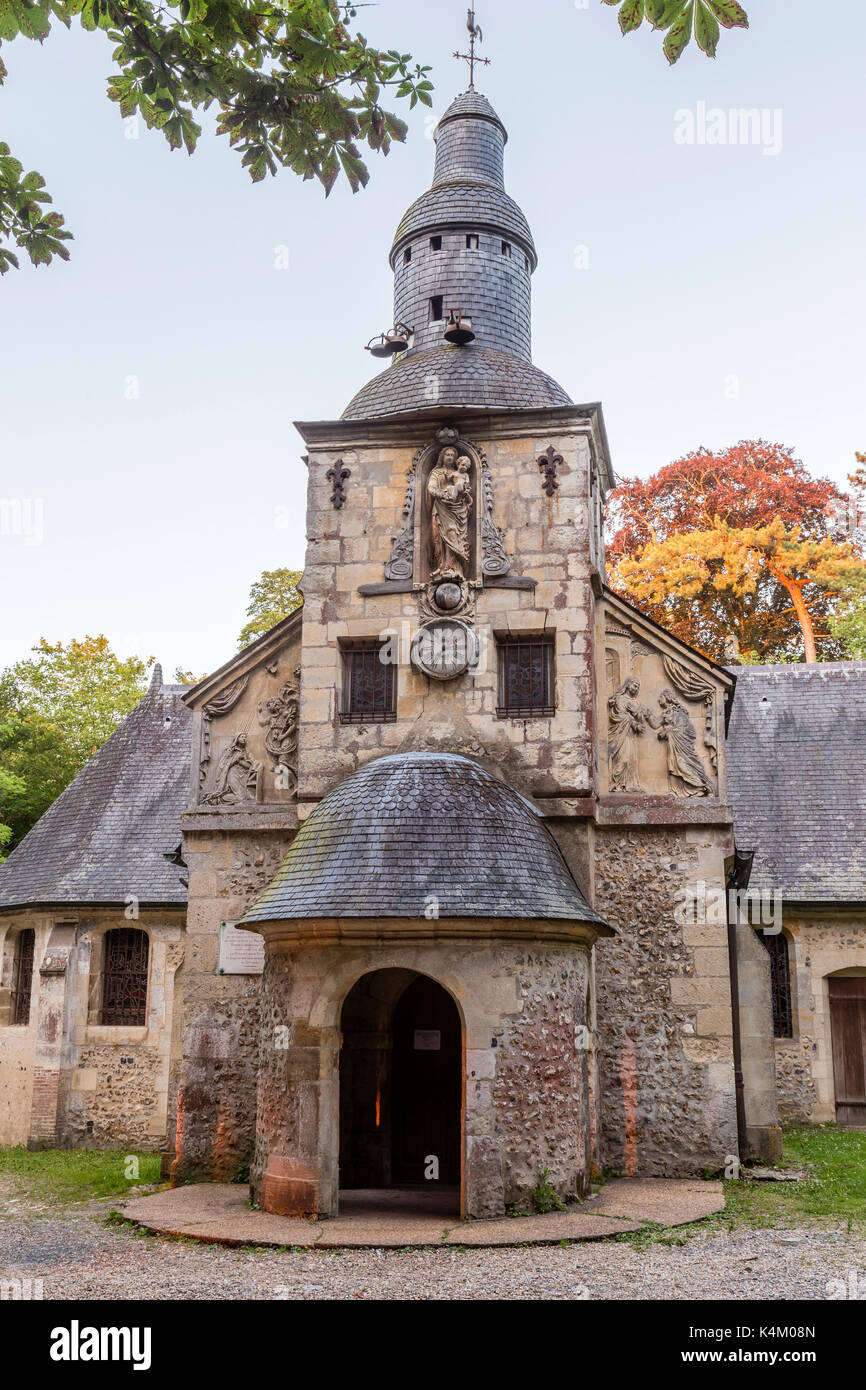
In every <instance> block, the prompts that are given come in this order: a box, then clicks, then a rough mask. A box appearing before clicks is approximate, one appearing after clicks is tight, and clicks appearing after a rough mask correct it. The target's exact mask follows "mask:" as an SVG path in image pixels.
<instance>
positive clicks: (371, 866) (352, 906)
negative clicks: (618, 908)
mask: <svg viewBox="0 0 866 1390" xmlns="http://www.w3.org/2000/svg"><path fill="white" fill-rule="evenodd" d="M431 894H432V895H435V897H436V899H438V904H439V916H440V917H523V918H536V919H544V918H557V919H567V920H570V921H578V922H594V923H597V924H599V925H601V926H602V927H603V925H604V924H603V923H602V922H601V919H600V918H599V917H597V916H596V914H595V913H594V912H593V911H592V909H591V908H590V907H589V905H588V903H587V902H586V900H585V898H584V897H583V895H582V893H581V892H580V890H579V888H578V887H577V885H576V883H575V882H574V879H573V878H572V877H571V874H570V873H569V870H568V868H567V866H566V863H565V860H564V859H563V857H562V854H561V853H560V851H559V848H558V846H557V844H556V842H555V840H554V839H553V837H552V835H551V834H550V832H549V831H548V830H547V828H546V826H545V825H544V824H543V822H542V820H541V818H540V817H539V814H538V812H537V811H536V810H535V808H534V807H532V806H531V805H530V803H529V802H527V801H525V800H524V799H523V797H521V796H519V795H518V794H517V793H516V792H514V791H512V790H511V788H510V787H506V786H505V785H504V784H503V783H502V782H499V781H498V780H497V779H496V778H495V777H492V776H491V775H490V773H489V772H486V771H485V770H484V769H483V768H481V767H479V765H478V764H477V763H475V762H473V761H472V760H471V759H470V758H464V757H461V756H460V755H458V754H455V753H398V754H395V755H394V756H392V757H385V758H377V759H375V760H374V761H373V762H371V763H368V764H367V765H366V767H363V768H362V769H361V770H360V771H359V772H356V773H354V774H353V775H352V776H351V777H347V778H346V779H345V781H343V782H341V783H340V785H339V786H338V787H337V788H336V789H335V790H334V791H332V792H331V793H330V795H329V796H327V797H325V799H324V800H323V801H322V802H320V804H319V805H318V806H317V807H316V809H315V811H314V812H313V813H312V815H311V816H310V817H309V819H308V820H306V821H305V822H304V824H303V825H302V826H301V829H300V830H299V831H298V834H297V837H296V838H295V840H294V842H293V844H292V847H291V849H290V850H289V853H288V855H287V856H286V858H285V860H284V861H283V863H282V865H281V867H280V868H279V870H278V871H277V873H276V875H275V877H274V878H273V880H272V881H271V883H270V884H269V885H268V887H267V888H266V889H265V891H264V893H263V894H262V895H261V897H260V898H259V899H258V900H257V901H256V902H255V903H254V904H253V906H252V908H251V909H250V910H249V912H248V913H247V914H246V916H245V917H244V919H243V921H244V922H245V923H247V922H249V923H253V922H271V921H286V920H294V919H297V918H307V917H326V918H328V917H374V918H375V917H424V916H425V908H426V907H427V905H428V903H429V901H430V898H429V895H431Z"/></svg>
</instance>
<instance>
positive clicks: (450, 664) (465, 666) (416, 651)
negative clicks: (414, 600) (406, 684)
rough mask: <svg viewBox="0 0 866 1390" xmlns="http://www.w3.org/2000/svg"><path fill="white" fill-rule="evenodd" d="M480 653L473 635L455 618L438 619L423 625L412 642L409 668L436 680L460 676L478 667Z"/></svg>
mask: <svg viewBox="0 0 866 1390" xmlns="http://www.w3.org/2000/svg"><path fill="white" fill-rule="evenodd" d="M480 653H481V647H480V643H479V641H478V638H477V636H476V634H475V633H474V632H473V631H472V629H471V627H467V625H466V624H465V623H461V622H459V621H458V620H457V619H456V618H437V619H434V620H433V621H432V622H429V623H425V624H424V625H423V627H420V628H419V629H418V631H417V632H416V634H415V636H414V638H413V639H412V648H411V660H412V665H413V666H414V667H416V669H417V670H419V671H421V672H423V674H424V675H425V676H430V677H432V679H433V680H437V681H450V680H454V679H455V678H456V677H457V676H462V675H463V674H464V672H466V671H468V670H470V669H471V668H472V667H475V666H477V665H478V659H479V656H480Z"/></svg>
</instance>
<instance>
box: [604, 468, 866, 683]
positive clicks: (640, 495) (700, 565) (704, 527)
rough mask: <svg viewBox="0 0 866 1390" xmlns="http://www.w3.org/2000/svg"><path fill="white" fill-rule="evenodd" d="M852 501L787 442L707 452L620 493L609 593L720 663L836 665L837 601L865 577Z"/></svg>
mask: <svg viewBox="0 0 866 1390" xmlns="http://www.w3.org/2000/svg"><path fill="white" fill-rule="evenodd" d="M847 500H848V499H847V498H846V495H845V494H843V493H842V492H840V490H839V489H838V488H837V486H836V485H835V483H832V482H830V481H829V479H826V478H819V479H816V478H812V477H811V476H810V474H809V473H808V472H807V470H806V469H805V467H804V466H803V464H802V463H801V462H800V460H799V459H796V458H795V457H794V454H793V451H792V450H790V449H787V448H785V447H784V446H783V445H780V444H769V443H767V442H765V441H764V440H745V441H741V442H740V443H739V444H736V445H734V446H733V447H731V448H729V449H725V450H722V451H720V452H719V453H712V452H711V451H710V450H708V449H699V450H697V451H696V452H694V453H691V454H688V455H686V457H685V458H682V459H678V460H677V461H676V462H675V463H672V464H669V465H668V466H667V467H666V468H663V469H661V470H660V471H659V472H658V473H656V474H655V475H654V476H653V477H651V478H648V479H640V478H636V479H631V480H627V481H626V482H624V483H623V484H622V485H621V486H620V487H619V488H617V489H616V491H615V492H614V493H613V494H612V497H611V508H610V512H609V526H610V531H611V533H612V534H611V541H610V544H609V547H608V559H609V563H610V566H611V575H610V580H611V584H612V587H613V588H614V589H616V590H617V591H618V592H619V593H621V594H622V595H623V597H624V598H626V599H630V600H631V601H632V602H634V603H636V604H637V605H638V606H639V607H641V608H642V609H643V610H644V611H645V612H647V613H649V615H650V616H651V617H653V618H655V619H656V621H658V622H660V623H662V624H663V625H664V626H665V627H667V628H668V629H669V630H670V631H673V632H674V633H676V635H677V636H678V637H681V638H682V639H683V640H684V641H686V642H689V643H691V644H692V645H693V646H695V647H697V648H699V650H701V651H703V652H705V653H706V654H707V655H708V656H712V657H714V658H715V659H716V660H719V661H721V660H731V659H733V660H741V661H742V660H745V661H767V662H773V661H791V660H802V659H803V657H805V659H806V660H807V661H815V660H817V659H818V651H819V649H820V652H821V656H822V657H823V658H824V659H825V660H826V659H832V658H833V657H836V656H838V655H841V654H842V651H841V644H840V642H839V640H838V639H837V638H835V637H833V636H832V635H831V633H830V630H829V627H828V622H829V619H830V617H831V615H832V612H833V605H834V601H835V599H836V598H837V596H838V595H839V593H840V592H842V591H843V590H844V589H845V588H846V586H849V585H850V584H851V582H852V581H853V580H854V579H855V577H856V575H858V574H862V573H863V571H864V566H863V564H862V560H861V558H860V552H859V549H858V546H857V545H856V543H855V541H854V540H853V539H852V538H851V537H850V536H846V535H845V534H844V533H843V532H841V531H840V530H839V520H838V519H839V517H840V515H843V514H844V512H845V506H846V502H847Z"/></svg>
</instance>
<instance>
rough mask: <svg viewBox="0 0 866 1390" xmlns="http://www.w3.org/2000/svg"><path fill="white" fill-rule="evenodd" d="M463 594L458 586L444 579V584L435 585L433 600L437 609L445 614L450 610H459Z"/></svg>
mask: <svg viewBox="0 0 866 1390" xmlns="http://www.w3.org/2000/svg"><path fill="white" fill-rule="evenodd" d="M462 598H463V593H462V591H461V588H460V585H459V584H455V583H454V582H453V581H452V580H450V579H446V580H445V582H444V583H442V584H437V585H436V588H435V590H434V593H433V599H434V601H435V603H436V607H437V608H444V609H445V611H446V613H447V612H448V611H449V610H450V609H452V608H459V607H460V602H461V599H462Z"/></svg>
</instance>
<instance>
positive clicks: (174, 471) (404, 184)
mask: <svg viewBox="0 0 866 1390" xmlns="http://www.w3.org/2000/svg"><path fill="white" fill-rule="evenodd" d="M745 2H746V7H747V9H748V10H749V12H750V17H751V20H752V28H751V30H750V31H749V32H748V33H743V32H740V31H731V32H727V33H723V34H722V40H721V43H720V45H719V56H718V58H717V59H716V60H715V62H713V61H711V60H709V59H707V58H705V57H704V56H703V55H702V54H701V53H700V52H698V51H697V50H696V49H695V48H694V46H692V47H690V49H689V50H688V52H687V53H686V55H685V56H684V57H683V58H682V59H681V60H680V62H679V63H678V64H677V65H676V67H674V68H669V67H668V65H667V63H666V62H665V61H664V59H663V57H662V55H661V44H660V36H659V35H656V34H653V33H651V31H649V30H648V29H646V28H644V29H642V30H641V31H640V32H638V33H637V34H633V35H631V36H629V37H628V38H626V39H623V38H622V37H621V36H620V33H619V29H618V27H617V23H616V13H615V11H614V10H611V9H609V8H607V7H606V6H603V5H602V4H601V0H587V3H586V4H585V5H584V3H583V0H578V3H577V4H575V3H574V0H540V2H539V3H536V4H535V5H532V6H529V5H526V4H520V3H518V0H488V3H484V0H479V3H478V7H477V16H478V21H479V22H480V24H481V25H482V28H483V30H484V45H483V49H482V52H483V53H485V54H486V55H487V56H488V57H490V58H491V59H492V60H493V65H492V66H491V67H489V68H486V69H483V70H482V72H481V74H480V77H479V80H478V82H477V86H478V87H479V89H480V90H483V91H484V92H485V93H486V94H487V95H488V96H489V97H490V99H491V101H492V102H493V104H494V106H495V107H496V109H497V111H498V112H499V114H500V116H501V117H502V118H503V120H504V122H505V124H506V126H507V127H508V130H509V134H510V139H509V142H508V146H507V148H506V181H507V186H508V189H509V192H510V193H511V194H512V195H513V196H514V197H515V198H516V199H517V200H518V202H519V203H520V204H521V206H522V207H523V209H524V211H525V212H526V215H527V217H528V219H529V223H530V226H531V227H532V230H533V233H534V236H535V241H536V245H537V247H538V251H539V257H540V263H539V268H538V271H537V272H536V274H535V276H534V281H533V322H534V333H533V338H534V349H533V355H534V360H535V362H536V363H537V365H538V366H539V367H541V368H542V369H543V370H544V371H546V372H548V373H550V374H551V375H552V376H554V377H555V378H556V379H557V380H558V381H559V382H561V384H562V385H563V386H564V387H565V389H566V390H567V391H568V392H569V394H570V395H571V396H572V398H573V399H574V400H575V401H577V402H582V401H595V400H600V401H602V403H603V406H604V413H605V419H606V423H607V429H608V435H609V438H610V443H611V449H612V454H613V463H614V467H615V469H616V470H617V472H618V474H619V475H620V476H629V475H633V474H641V475H646V474H648V473H651V472H653V471H655V470H656V469H657V468H660V467H661V466H663V465H664V464H666V463H669V462H671V461H672V460H673V459H675V458H678V457H680V456H681V455H682V454H684V453H686V452H688V451H689V450H691V449H694V448H697V447H699V446H700V445H706V446H707V447H710V448H714V447H722V446H725V445H728V444H732V443H735V442H736V441H737V440H739V439H743V438H754V437H759V436H760V437H763V438H765V439H769V440H773V441H778V442H781V443H784V444H788V445H791V446H793V447H794V448H795V450H796V451H797V453H798V454H799V456H800V457H801V458H802V459H803V461H804V463H805V464H806V465H807V467H808V468H809V469H810V470H811V471H812V472H813V473H815V474H826V475H829V476H830V477H832V478H834V479H836V480H837V481H839V482H844V478H845V475H846V473H847V472H849V471H850V470H851V469H852V468H853V465H854V450H855V449H861V450H862V449H866V412H864V356H866V348H864V342H866V334H864V324H866V302H864V301H866V293H864V276H863V248H864V245H866V228H864V221H866V217H864V213H866V192H864V184H866V181H864V148H866V120H864V102H866V95H864V93H866V83H864V60H866V6H864V4H863V3H862V0H833V3H832V5H830V6H827V7H826V10H825V7H823V6H822V7H820V8H819V10H818V12H817V13H816V10H815V6H814V4H813V3H811V0H745ZM465 11H466V6H465V3H457V0H454V3H448V4H447V5H445V4H442V3H438V4H436V5H435V6H434V5H431V4H430V3H429V2H428V3H422V0H381V3H380V4H378V5H376V6H375V7H371V8H369V9H361V10H359V17H360V20H361V24H360V27H361V29H362V30H363V32H365V33H366V35H367V37H368V38H369V39H370V40H371V41H372V42H376V43H378V44H380V45H381V46H383V47H394V48H399V49H400V50H402V51H404V52H411V53H413V54H414V55H415V56H416V57H417V58H418V59H419V60H421V61H425V62H429V63H432V64H433V65H434V73H433V77H434V80H435V82H436V86H437V91H436V97H435V104H434V110H435V111H436V112H438V113H441V112H442V111H444V109H445V107H446V106H447V105H448V104H449V102H450V101H451V99H452V98H453V96H454V95H455V94H456V93H457V92H458V91H461V90H463V89H464V88H465V86H466V76H465V68H464V66H463V65H462V64H459V63H457V62H455V61H454V60H453V59H452V58H451V57H450V54H451V52H452V50H453V49H454V48H457V47H460V48H461V49H462V48H464V47H465V40H466V37H467V35H466V31H465V27H464V26H465ZM830 12H832V18H831V17H830ZM3 53H4V58H5V61H6V64H7V67H8V68H9V78H8V80H7V83H6V84H5V86H4V87H3V88H0V131H2V138H3V139H4V140H6V141H7V142H8V143H9V144H10V145H11V147H12V150H13V152H14V153H15V154H16V155H17V156H18V157H19V158H20V159H22V160H23V161H24V162H25V164H26V166H27V167H28V168H35V169H38V170H39V171H40V172H41V173H42V174H43V175H44V177H45V178H46V180H47V182H48V186H49V189H50V191H51V192H52V194H53V195H54V199H55V204H56V206H57V207H58V208H59V210H60V211H62V212H63V214H64V215H65V217H66V221H67V225H68V226H69V227H70V229H71V230H72V231H73V232H74V234H75V241H74V242H72V243H70V247H71V251H72V259H71V261H70V262H69V263H68V264H63V263H61V262H57V263H55V264H54V265H53V266H51V267H49V268H45V267H40V268H39V269H34V268H33V267H31V266H30V265H29V263H26V264H25V267H24V268H23V269H22V270H21V271H19V272H17V273H16V272H10V273H9V274H8V275H7V276H6V277H5V278H4V279H3V280H2V282H0V326H2V337H0V342H2V351H3V365H2V374H0V420H2V428H0V498H5V499H24V501H25V503H26V502H27V501H28V500H29V502H30V504H31V511H30V513H29V520H30V534H29V535H22V534H5V535H0V567H2V575H3V590H2V592H3V596H4V600H5V602H4V605H3V621H2V624H0V664H3V665H5V664H7V663H9V662H12V661H14V660H16V659H18V658H19V657H22V656H24V655H26V654H27V652H28V650H29V648H30V646H31V645H32V644H33V643H34V642H36V641H37V640H38V638H39V637H40V636H43V635H44V636H46V637H47V638H49V639H50V640H52V641H56V640H58V639H63V640H64V641H66V640H68V639H69V638H71V637H73V636H76V637H82V636H83V635H84V634H85V633H88V632H89V633H92V634H95V633H97V632H104V633H105V634H106V635H107V636H108V637H109V638H110V640H111V642H112V643H113V645H114V646H115V648H116V649H117V650H118V651H119V652H120V653H121V654H122V655H129V654H130V653H132V652H136V653H138V654H140V655H142V656H150V655H155V656H156V657H157V658H158V659H159V660H161V661H162V663H163V665H164V667H165V671H166V675H167V676H169V675H170V673H171V672H172V671H173V669H174V667H175V666H176V665H182V666H183V667H184V668H189V669H192V670H194V671H195V672H197V673H199V674H201V673H203V672H205V671H207V670H212V669H213V668H215V667H216V666H218V665H220V664H221V663H222V662H224V661H226V660H227V659H228V658H229V657H230V656H231V655H232V654H233V652H234V651H235V649H236V638H237V634H238V632H239V630H240V628H241V626H242V623H243V620H244V610H245V607H246V603H247V595H248V591H249V587H250V584H251V583H252V582H253V581H254V580H255V579H256V578H257V577H258V575H259V574H260V572H261V571H262V570H263V569H271V568H275V567H277V566H281V565H287V566H289V567H292V568H300V567H301V566H302V564H303V558H304V499H305V482H306V476H305V470H304V467H303V465H302V463H301V461H300V455H301V453H303V451H304V450H303V445H302V444H301V441H300V438H299V437H298V435H297V434H296V432H295V431H294V429H293V427H292V421H293V420H313V419H328V418H337V417H338V416H339V415H340V413H341V412H342V410H343V409H344V407H345V406H346V404H347V403H348V401H349V399H350V398H351V396H352V395H353V394H354V392H355V391H356V390H357V389H358V387H359V386H361V385H362V383H363V382H364V381H365V380H367V379H368V378H369V377H370V376H371V375H372V374H373V373H372V371H371V366H372V365H373V364H372V363H371V360H370V358H369V356H368V354H366V353H364V352H363V350H362V348H363V344H364V343H365V342H366V341H367V340H368V339H369V338H370V337H371V336H372V335H373V334H374V333H378V332H380V331H381V330H382V329H384V328H386V327H387V326H388V325H389V324H390V321H391V288H392V282H391V273H390V270H389V267H388V264H387V253H388V249H389V246H390V243H391V239H392V236H393V232H394V229H395V227H396V225H397V223H398V221H399V219H400V217H401V215H402V213H403V211H404V210H405V208H406V207H407V206H408V204H409V203H410V202H412V201H413V200H414V198H415V197H417V196H418V194H419V193H421V192H422V191H423V189H424V188H425V187H427V186H428V184H429V182H430V176H431V171H432V158H433V146H432V144H431V142H430V140H429V138H427V137H428V136H429V130H430V121H429V115H428V113H427V112H426V111H425V110H424V109H423V108H416V111H415V112H413V113H412V114H411V116H409V117H408V118H409V120H410V136H409V139H408V142H407V144H406V145H404V146H396V147H394V149H393V150H392V152H391V154H390V155H389V156H388V158H387V159H382V158H380V157H376V156H371V157H370V160H369V161H368V162H369V164H370V167H371V172H372V178H371V181H370V184H369V186H368V188H367V189H366V190H365V191H364V192H362V193H359V194H358V195H357V196H355V197H354V198H353V197H352V195H351V194H350V193H349V192H348V191H347V190H345V189H343V188H340V189H339V190H335V192H334V193H333V194H332V195H331V197H330V198H329V199H328V200H327V201H326V200H325V198H324V197H323V194H322V192H321V189H320V188H319V186H318V185H314V184H312V183H309V184H302V183H301V182H300V181H299V180H298V179H297V178H296V177H295V176H294V175H293V174H291V173H289V172H283V173H281V174H280V175H279V176H278V178H277V179H268V180H267V181H266V182H265V183H262V184H258V185H253V184H251V183H250V181H249V178H248V176H247V175H246V173H245V172H244V171H242V170H241V167H240V161H239V158H238V156H237V155H236V154H235V153H234V152H233V151H231V150H230V149H229V147H228V144H227V142H226V141H225V140H224V139H217V138H216V137H210V138H204V137H203V140H202V143H201V144H200V147H199V149H198V151H197V152H196V154H195V155H194V156H193V157H192V158H189V157H188V156H187V155H186V154H185V153H180V152H178V153H172V152H171V151H169V148H168V146H167V144H166V143H165V142H164V140H163V139H162V137H161V136H160V135H159V134H157V133H155V132H154V133H152V132H148V131H146V130H145V129H144V127H143V126H142V127H141V128H140V130H139V138H138V139H129V138H127V133H128V132H127V130H126V128H125V125H124V122H123V120H122V118H121V116H120V114H119V111H118V109H117V107H116V106H114V105H113V104H112V103H110V102H109V101H108V100H107V98H106V97H105V95H104V87H105V81H104V79H105V77H106V76H107V75H108V74H109V72H110V71H111V64H110V59H109V44H108V41H107V40H106V38H105V37H104V36H103V35H100V34H85V33H83V32H81V31H80V30H79V29H77V28H76V29H73V31H72V32H71V33H69V34H67V33H66V32H65V31H64V30H62V29H60V30H59V31H58V32H57V33H55V34H53V35H52V36H51V38H50V39H49V40H48V42H47V43H46V44H45V45H44V46H43V47H42V48H40V47H39V46H38V45H37V44H32V43H27V42H24V41H22V40H19V41H16V42H15V43H14V44H11V45H4V48H3ZM701 103H703V106H701ZM391 106H392V109H397V110H400V111H401V113H402V108H401V107H400V106H399V105H397V104H396V103H391ZM739 108H758V109H760V110H761V111H762V112H764V113H765V117H764V119H765V129H764V132H763V135H761V136H760V138H759V140H758V142H757V143H754V144H730V143H728V144H724V145H722V144H718V143H715V144H710V143H698V142H697V140H696V141H695V143H691V144H688V143H681V142H680V141H679V140H678V139H677V138H676V136H677V133H679V134H680V136H682V135H683V134H684V133H685V134H686V135H688V124H689V119H690V118H687V117H685V116H683V115H682V114H681V113H683V112H688V113H691V118H693V123H694V126H695V130H696V131H698V130H699V129H703V130H704V131H706V130H707V129H710V130H711V131H717V130H718V128H719V126H718V117H716V116H713V114H712V113H713V112H714V111H716V110H719V109H721V110H722V111H724V112H725V113H727V112H728V111H730V110H731V109H735V110H736V109H739ZM701 112H704V113H705V114H704V116H701ZM678 113H680V114H679V115H678ZM403 114H407V115H408V112H406V113H403ZM765 150H766V151H767V152H765ZM282 247H286V248H287V249H288V262H289V268H288V270H284V269H280V268H278V262H279V261H280V260H281V259H282V257H281V254H280V248H282ZM136 383H137V388H138V396H137V398H134V399H129V398H128V397H129V396H130V395H131V394H134V390H135V384H136ZM40 509H41V511H40ZM286 509H287V512H288V518H289V520H288V524H287V525H285V524H283V525H280V524H279V523H280V522H281V521H284V519H285V516H286ZM10 515H11V514H10ZM40 516H41V523H40ZM27 519H28V513H27V511H26V509H25V512H24V522H23V523H22V527H21V528H20V529H23V530H26V529H27V525H26V522H27ZM11 529H12V530H14V529H15V527H14V525H13V526H12V528H11ZM40 529H41V535H40ZM36 541H38V542H39V543H33V542H36Z"/></svg>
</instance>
